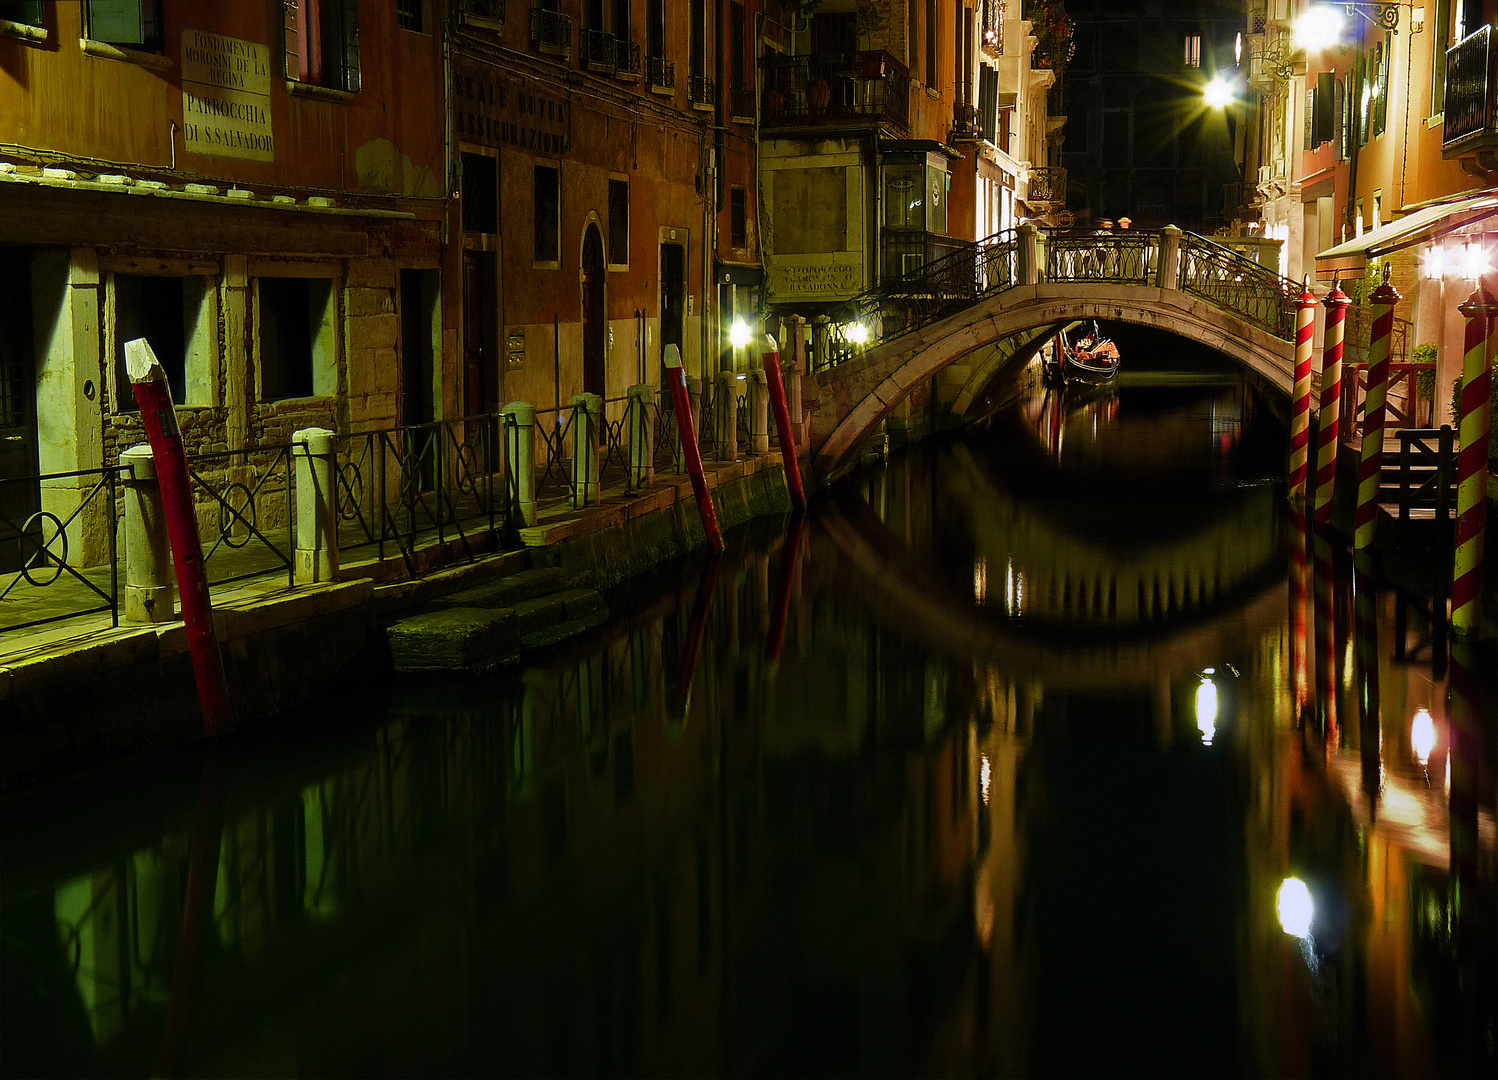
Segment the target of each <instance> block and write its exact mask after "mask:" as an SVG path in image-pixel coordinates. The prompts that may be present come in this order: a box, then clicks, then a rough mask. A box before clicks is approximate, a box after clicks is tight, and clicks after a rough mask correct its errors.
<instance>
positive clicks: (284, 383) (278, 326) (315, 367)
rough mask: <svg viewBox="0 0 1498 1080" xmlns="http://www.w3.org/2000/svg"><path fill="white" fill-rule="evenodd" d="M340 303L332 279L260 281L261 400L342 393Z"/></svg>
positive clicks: (264, 279)
mask: <svg viewBox="0 0 1498 1080" xmlns="http://www.w3.org/2000/svg"><path fill="white" fill-rule="evenodd" d="M336 308H337V303H336V299H335V293H334V290H333V279H332V278H290V277H287V278H280V277H262V278H259V279H258V280H257V289H256V323H257V326H258V328H259V336H258V340H259V343H260V400H261V401H282V400H284V399H286V398H301V397H312V396H314V395H316V396H318V397H328V396H331V395H332V394H334V393H336V392H337V389H338V376H337V371H338V366H337V356H338V339H337V311H336Z"/></svg>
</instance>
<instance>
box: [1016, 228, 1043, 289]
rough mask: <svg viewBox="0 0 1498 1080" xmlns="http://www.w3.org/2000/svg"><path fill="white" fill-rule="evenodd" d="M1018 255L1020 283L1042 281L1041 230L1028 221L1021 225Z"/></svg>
mask: <svg viewBox="0 0 1498 1080" xmlns="http://www.w3.org/2000/svg"><path fill="white" fill-rule="evenodd" d="M1018 255H1019V267H1018V269H1019V282H1018V284H1020V285H1034V284H1036V283H1037V282H1038V281H1040V230H1039V229H1037V228H1036V227H1035V226H1034V225H1033V224H1031V223H1030V222H1028V221H1027V222H1025V223H1024V224H1023V225H1021V226H1020V227H1019V251H1018Z"/></svg>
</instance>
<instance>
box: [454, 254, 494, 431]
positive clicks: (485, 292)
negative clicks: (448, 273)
mask: <svg viewBox="0 0 1498 1080" xmlns="http://www.w3.org/2000/svg"><path fill="white" fill-rule="evenodd" d="M495 295H496V282H495V259H494V252H492V251H465V252H464V253H463V414H464V415H465V416H478V415H479V414H480V413H486V412H498V411H499V405H500V402H499V346H498V337H499V330H498V326H497V324H496V323H495V316H496V314H497V312H496V310H495V303H494V298H495Z"/></svg>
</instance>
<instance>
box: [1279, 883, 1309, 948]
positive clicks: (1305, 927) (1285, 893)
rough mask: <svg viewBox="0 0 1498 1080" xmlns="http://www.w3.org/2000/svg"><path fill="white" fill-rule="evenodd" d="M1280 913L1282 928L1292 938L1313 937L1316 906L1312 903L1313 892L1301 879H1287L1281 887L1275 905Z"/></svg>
mask: <svg viewBox="0 0 1498 1080" xmlns="http://www.w3.org/2000/svg"><path fill="white" fill-rule="evenodd" d="M1275 906H1276V907H1277V908H1278V909H1279V913H1280V927H1281V928H1282V929H1283V930H1284V931H1285V933H1287V934H1289V935H1290V936H1291V937H1298V938H1307V937H1310V936H1311V917H1312V916H1313V915H1314V914H1315V913H1316V905H1315V904H1313V903H1311V890H1310V889H1308V888H1306V883H1305V882H1304V881H1301V880H1300V878H1295V877H1291V878H1286V879H1285V883H1284V884H1283V885H1281V886H1280V895H1279V900H1278V902H1277V904H1276V905H1275Z"/></svg>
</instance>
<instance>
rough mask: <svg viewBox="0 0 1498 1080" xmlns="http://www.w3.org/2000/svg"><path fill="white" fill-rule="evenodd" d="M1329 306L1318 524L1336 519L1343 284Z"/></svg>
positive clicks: (1319, 428)
mask: <svg viewBox="0 0 1498 1080" xmlns="http://www.w3.org/2000/svg"><path fill="white" fill-rule="evenodd" d="M1322 303H1324V304H1325V305H1326V336H1325V338H1324V343H1323V345H1322V348H1321V415H1320V416H1319V417H1317V426H1316V504H1315V511H1314V512H1315V518H1316V524H1318V525H1325V524H1327V523H1328V522H1330V521H1331V519H1332V498H1333V496H1334V495H1335V494H1336V489H1337V447H1338V446H1339V445H1340V443H1341V434H1342V430H1341V429H1342V334H1343V331H1344V329H1345V327H1344V326H1343V323H1344V321H1345V320H1346V318H1347V305H1348V304H1350V303H1352V301H1351V300H1350V299H1348V297H1347V294H1346V293H1344V292H1343V291H1342V283H1341V282H1336V283H1334V284H1333V285H1332V291H1331V292H1329V293H1327V295H1326V299H1325V300H1323V301H1322Z"/></svg>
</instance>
